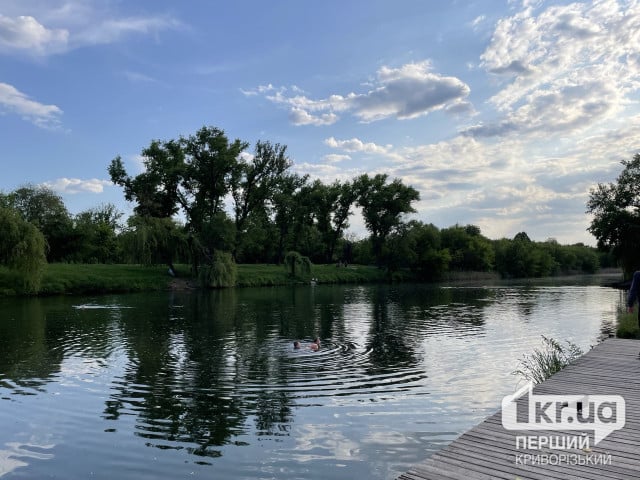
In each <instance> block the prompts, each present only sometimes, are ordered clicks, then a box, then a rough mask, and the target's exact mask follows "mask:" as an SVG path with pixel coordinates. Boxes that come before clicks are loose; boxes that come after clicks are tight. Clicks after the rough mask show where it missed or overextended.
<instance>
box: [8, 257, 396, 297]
mask: <svg viewBox="0 0 640 480" xmlns="http://www.w3.org/2000/svg"><path fill="white" fill-rule="evenodd" d="M176 268H177V270H178V274H179V280H180V281H182V282H181V285H185V282H192V283H195V280H194V279H192V278H190V276H189V267H188V266H186V265H178V266H176ZM311 277H313V278H315V279H316V280H317V282H318V283H372V282H383V281H386V280H387V276H386V274H385V272H384V270H382V269H379V268H376V267H369V266H361V265H354V266H350V267H347V268H343V267H340V268H338V267H336V266H335V265H313V267H312V270H311ZM394 279H395V280H400V281H402V280H407V279H408V278H403V276H402V275H400V276H396V277H394ZM177 283H178V282H176V281H175V279H173V278H172V277H170V276H169V275H168V273H167V267H166V266H155V267H143V266H140V265H83V264H64V263H52V264H48V265H47V266H46V267H45V272H44V275H43V278H42V282H41V285H40V291H39V294H40V295H61V294H83V293H120V292H123V293H124V292H141V291H162V290H169V289H170V288H172V285H174V286H175V285H176V284H177ZM296 283H308V280H305V281H303V280H301V279H291V278H290V277H289V276H288V275H287V272H286V270H285V268H284V267H283V266H282V265H263V264H259V265H238V278H237V282H236V285H237V286H238V287H262V286H274V285H290V284H296ZM178 288H180V286H178ZM23 293H24V292H23V291H22V287H21V280H20V278H19V276H18V275H16V274H15V273H14V272H11V271H10V270H7V269H5V268H2V267H0V296H11V295H21V294H23Z"/></svg>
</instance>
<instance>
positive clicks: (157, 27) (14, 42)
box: [0, 0, 183, 56]
mask: <svg viewBox="0 0 640 480" xmlns="http://www.w3.org/2000/svg"><path fill="white" fill-rule="evenodd" d="M100 6H102V8H100ZM5 10H8V11H13V12H14V15H13V16H11V14H8V13H7V11H5V12H3V14H0V52H4V53H12V52H13V53H18V54H24V53H26V54H29V55H33V56H47V55H53V54H60V53H65V52H67V51H69V50H72V49H75V48H80V47H85V46H92V45H103V44H109V43H114V42H117V41H120V40H121V39H123V38H124V37H126V36H128V35H132V34H139V35H150V34H156V33H158V32H160V31H163V30H168V29H178V28H183V25H182V23H181V22H180V21H179V20H177V19H175V18H172V17H170V16H167V15H149V16H121V15H119V14H118V13H115V12H113V11H111V10H110V9H109V8H108V4H107V3H102V4H101V3H88V2H82V1H78V0H67V1H65V2H63V3H62V2H60V1H56V0H51V1H49V2H46V3H45V2H42V3H40V2H29V1H23V2H9V4H8V5H7V7H6V9H5Z"/></svg>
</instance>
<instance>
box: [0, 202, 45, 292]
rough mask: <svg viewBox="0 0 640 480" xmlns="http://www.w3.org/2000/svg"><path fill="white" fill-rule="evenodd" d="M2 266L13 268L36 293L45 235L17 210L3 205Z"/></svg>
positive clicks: (0, 214) (0, 216)
mask: <svg viewBox="0 0 640 480" xmlns="http://www.w3.org/2000/svg"><path fill="white" fill-rule="evenodd" d="M0 232H2V235H0V265H4V266H6V267H8V268H9V269H11V270H14V271H16V272H17V273H18V275H19V276H20V277H21V278H22V281H23V285H24V288H25V290H26V291H28V292H37V291H38V288H39V287H40V280H41V278H42V273H43V270H44V266H45V265H46V263H47V262H46V257H45V239H44V235H42V233H41V232H40V230H38V229H37V228H36V226H35V225H33V224H32V223H30V222H27V221H25V220H23V219H22V218H21V215H20V214H19V213H18V212H16V211H15V210H12V209H8V208H2V207H0Z"/></svg>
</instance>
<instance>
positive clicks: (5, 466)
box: [0, 442, 54, 477]
mask: <svg viewBox="0 0 640 480" xmlns="http://www.w3.org/2000/svg"><path fill="white" fill-rule="evenodd" d="M5 447H8V448H7V449H6V450H1V449H0V477H2V476H4V475H6V474H8V473H11V472H12V471H14V470H16V469H18V468H20V467H26V466H28V465H29V463H27V462H26V461H25V460H28V459H33V460H50V459H52V458H53V454H51V453H45V452H39V451H36V450H34V449H38V450H50V449H52V448H53V447H54V445H49V444H46V445H43V444H38V443H37V442H31V443H29V444H26V445H23V444H20V443H17V442H7V443H5Z"/></svg>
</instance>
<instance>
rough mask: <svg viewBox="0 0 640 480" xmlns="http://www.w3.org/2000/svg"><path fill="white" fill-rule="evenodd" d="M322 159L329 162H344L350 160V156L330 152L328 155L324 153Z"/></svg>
mask: <svg viewBox="0 0 640 480" xmlns="http://www.w3.org/2000/svg"><path fill="white" fill-rule="evenodd" d="M324 159H325V161H327V162H329V163H339V162H344V161H345V160H351V157H350V156H349V155H339V154H336V153H330V154H329V155H325V156H324Z"/></svg>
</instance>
